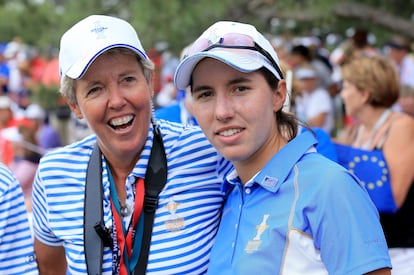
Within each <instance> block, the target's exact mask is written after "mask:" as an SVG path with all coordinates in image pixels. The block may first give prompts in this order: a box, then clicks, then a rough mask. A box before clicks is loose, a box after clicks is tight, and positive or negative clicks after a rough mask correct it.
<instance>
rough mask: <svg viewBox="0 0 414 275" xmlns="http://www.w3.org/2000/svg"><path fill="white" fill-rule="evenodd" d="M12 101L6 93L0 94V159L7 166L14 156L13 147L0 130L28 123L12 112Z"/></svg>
mask: <svg viewBox="0 0 414 275" xmlns="http://www.w3.org/2000/svg"><path fill="white" fill-rule="evenodd" d="M13 104H14V103H13V101H12V100H11V99H10V97H8V96H7V95H3V96H0V131H1V132H0V161H1V162H3V163H4V164H6V165H7V166H8V165H9V164H10V163H11V161H12V160H13V158H14V152H13V148H12V146H11V143H10V141H9V140H7V139H5V138H4V137H3V135H2V131H3V130H5V129H7V128H9V127H15V126H18V125H22V124H24V125H28V126H29V125H30V122H28V121H27V120H26V119H23V118H16V117H15V115H14V112H13Z"/></svg>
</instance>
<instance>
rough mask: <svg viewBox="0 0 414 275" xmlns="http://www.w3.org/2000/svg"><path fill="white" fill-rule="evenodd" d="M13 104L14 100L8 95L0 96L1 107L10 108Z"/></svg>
mask: <svg viewBox="0 0 414 275" xmlns="http://www.w3.org/2000/svg"><path fill="white" fill-rule="evenodd" d="M11 106H12V100H11V99H10V97H9V96H7V95H2V96H0V109H10V108H11Z"/></svg>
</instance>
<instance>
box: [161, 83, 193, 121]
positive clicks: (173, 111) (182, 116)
mask: <svg viewBox="0 0 414 275" xmlns="http://www.w3.org/2000/svg"><path fill="white" fill-rule="evenodd" d="M179 93H183V94H184V96H183V97H182V98H181V99H180V100H179V101H178V102H177V103H175V104H171V105H169V106H166V107H161V108H158V109H157V110H156V111H155V117H156V118H158V119H164V120H168V121H172V122H178V123H182V124H186V125H198V123H197V121H196V119H195V117H194V116H193V114H192V112H191V108H192V107H191V101H192V96H191V91H189V90H185V91H184V90H182V91H181V90H180V91H179Z"/></svg>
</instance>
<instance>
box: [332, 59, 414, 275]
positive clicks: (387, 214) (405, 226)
mask: <svg viewBox="0 0 414 275" xmlns="http://www.w3.org/2000/svg"><path fill="white" fill-rule="evenodd" d="M342 78H343V87H342V91H341V94H340V95H341V97H342V99H343V102H344V104H345V110H346V114H347V115H348V116H350V117H352V118H353V120H354V121H355V123H354V124H353V125H351V126H350V127H349V128H347V129H346V130H345V131H344V132H343V135H342V136H341V137H340V138H339V139H338V143H342V144H337V149H338V150H337V152H338V159H339V161H340V163H341V164H342V165H344V166H345V167H347V168H348V169H350V170H351V171H352V172H354V173H355V174H356V175H357V176H358V177H359V178H360V179H361V181H362V183H363V184H364V185H365V187H366V189H367V190H368V193H369V194H370V196H371V198H372V200H373V201H374V203H375V204H376V206H377V208H378V210H379V212H380V217H381V224H382V227H383V229H384V233H385V237H386V239H387V243H388V246H389V248H390V256H391V259H392V264H393V269H394V271H395V274H414V262H413V261H412V259H413V258H414V185H413V181H414V169H413V163H414V142H413V140H414V120H413V119H412V118H411V117H410V116H409V115H406V114H403V113H397V112H393V111H392V109H391V107H392V106H393V105H394V103H395V102H396V101H397V99H398V95H399V89H400V86H399V82H398V76H397V73H396V71H395V69H394V67H393V65H392V64H391V63H390V62H389V61H388V60H387V59H385V58H383V57H363V58H358V59H355V60H352V61H351V62H350V63H348V64H346V65H344V66H343V68H342Z"/></svg>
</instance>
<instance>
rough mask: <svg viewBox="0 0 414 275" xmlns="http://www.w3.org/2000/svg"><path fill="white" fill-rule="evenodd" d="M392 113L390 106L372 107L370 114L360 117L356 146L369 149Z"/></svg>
mask: <svg viewBox="0 0 414 275" xmlns="http://www.w3.org/2000/svg"><path fill="white" fill-rule="evenodd" d="M390 115H391V109H389V108H376V109H372V111H371V113H370V115H367V114H365V116H361V117H360V123H361V125H360V126H359V129H358V133H357V138H356V141H355V143H354V146H356V147H359V148H362V149H368V148H370V147H372V144H371V143H372V141H373V139H374V137H375V135H376V134H377V132H378V130H379V129H380V128H381V126H382V125H383V124H384V122H386V121H387V119H388V118H389V116H390Z"/></svg>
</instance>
